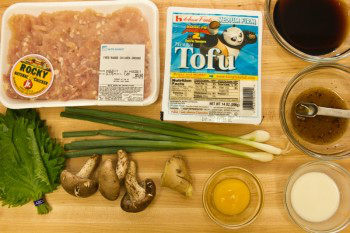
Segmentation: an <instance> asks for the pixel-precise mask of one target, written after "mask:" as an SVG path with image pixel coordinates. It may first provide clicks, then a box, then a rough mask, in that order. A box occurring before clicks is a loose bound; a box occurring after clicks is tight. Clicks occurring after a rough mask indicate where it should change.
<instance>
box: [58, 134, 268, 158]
mask: <svg viewBox="0 0 350 233" xmlns="http://www.w3.org/2000/svg"><path fill="white" fill-rule="evenodd" d="M118 146H124V147H129V146H132V147H154V148H179V149H189V148H201V149H210V150H217V151H222V152H226V153H229V154H232V155H235V156H238V157H243V158H250V159H255V160H259V161H263V162H266V161H270V160H272V159H273V155H272V154H270V153H265V152H243V151H238V150H233V149H230V148H226V147H221V146H216V145H210V144H205V143H198V142H172V141H152V140H129V139H112V140H83V141H75V142H71V143H69V144H66V145H65V149H67V150H81V149H90V148H99V147H118Z"/></svg>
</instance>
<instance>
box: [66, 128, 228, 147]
mask: <svg viewBox="0 0 350 233" xmlns="http://www.w3.org/2000/svg"><path fill="white" fill-rule="evenodd" d="M96 135H103V136H110V137H127V138H135V139H136V138H137V139H146V140H159V141H175V142H182V141H191V140H188V139H184V138H179V137H173V136H168V135H161V134H153V133H140V132H126V131H115V130H86V131H70V132H63V133H62V136H63V138H70V137H85V136H96ZM199 142H203V143H208V144H213V145H219V144H225V143H226V144H227V143H228V142H225V141H199Z"/></svg>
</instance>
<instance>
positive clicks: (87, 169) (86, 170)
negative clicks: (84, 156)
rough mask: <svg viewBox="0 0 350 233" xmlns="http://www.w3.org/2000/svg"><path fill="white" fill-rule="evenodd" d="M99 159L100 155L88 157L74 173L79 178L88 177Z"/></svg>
mask: <svg viewBox="0 0 350 233" xmlns="http://www.w3.org/2000/svg"><path fill="white" fill-rule="evenodd" d="M100 160H101V156H99V155H93V156H92V157H90V158H89V159H88V160H87V161H86V163H85V164H84V166H83V167H82V168H81V169H80V171H79V172H78V173H77V174H76V176H78V177H80V178H83V179H84V178H89V176H90V175H91V173H92V172H93V171H94V170H95V168H96V166H97V165H98V164H99V162H100Z"/></svg>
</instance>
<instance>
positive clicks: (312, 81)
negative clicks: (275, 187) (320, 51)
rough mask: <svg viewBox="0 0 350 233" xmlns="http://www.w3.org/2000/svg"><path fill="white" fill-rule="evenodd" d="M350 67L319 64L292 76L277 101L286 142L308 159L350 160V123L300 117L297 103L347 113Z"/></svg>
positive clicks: (345, 120)
mask: <svg viewBox="0 0 350 233" xmlns="http://www.w3.org/2000/svg"><path fill="white" fill-rule="evenodd" d="M349 90H350V67H348V66H345V65H341V64H336V63H319V64H316V65H312V66H309V67H307V68H305V69H304V70H302V71H300V72H299V73H298V74H296V75H295V76H294V77H293V78H292V79H291V80H290V81H289V83H288V84H287V86H286V88H285V89H284V92H283V94H282V97H281V100H280V121H281V125H282V128H283V131H284V132H285V134H286V135H287V137H288V139H289V140H290V142H291V143H292V144H293V145H294V146H295V147H297V148H298V149H300V150H301V151H303V152H304V153H306V154H307V155H310V156H312V157H315V158H318V159H322V160H334V159H342V158H347V157H350V119H346V118H340V117H330V116H319V115H317V116H315V117H300V116H298V115H297V114H296V113H297V106H298V104H299V103H314V104H316V105H317V106H320V107H326V108H336V109H344V110H349V109H350V91H349Z"/></svg>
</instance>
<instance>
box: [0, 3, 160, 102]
mask: <svg viewBox="0 0 350 233" xmlns="http://www.w3.org/2000/svg"><path fill="white" fill-rule="evenodd" d="M158 21H159V17H158V9H157V7H156V5H155V4H154V3H153V2H151V1H148V0H118V1H81V2H33V3H16V4H13V5H11V6H10V7H9V8H7V9H6V11H5V12H4V14H3V17H2V28H1V66H0V75H1V82H0V101H1V102H2V104H3V105H5V106H6V107H9V108H14V109H16V108H38V107H58V106H86V105H125V106H145V105H149V104H152V103H153V102H155V101H156V100H157V98H158V93H159V41H158V40H159V37H158V30H159V29H158V28H159V26H158V24H159V22H158Z"/></svg>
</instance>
